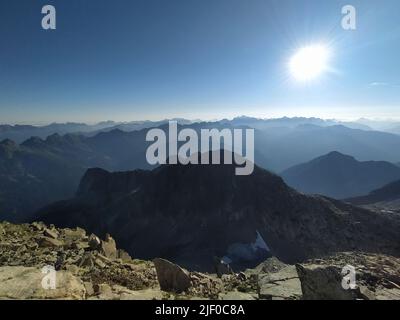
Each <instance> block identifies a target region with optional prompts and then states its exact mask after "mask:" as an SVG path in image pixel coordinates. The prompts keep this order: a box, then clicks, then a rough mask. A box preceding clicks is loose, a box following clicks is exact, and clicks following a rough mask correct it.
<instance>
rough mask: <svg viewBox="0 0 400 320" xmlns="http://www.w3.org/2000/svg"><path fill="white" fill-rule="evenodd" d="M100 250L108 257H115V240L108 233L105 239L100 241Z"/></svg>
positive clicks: (116, 253)
mask: <svg viewBox="0 0 400 320" xmlns="http://www.w3.org/2000/svg"><path fill="white" fill-rule="evenodd" d="M101 252H102V254H103V255H104V256H106V257H107V258H109V259H117V257H118V250H117V244H116V243H115V240H114V239H113V238H112V237H111V236H110V235H109V234H107V235H106V239H105V241H101Z"/></svg>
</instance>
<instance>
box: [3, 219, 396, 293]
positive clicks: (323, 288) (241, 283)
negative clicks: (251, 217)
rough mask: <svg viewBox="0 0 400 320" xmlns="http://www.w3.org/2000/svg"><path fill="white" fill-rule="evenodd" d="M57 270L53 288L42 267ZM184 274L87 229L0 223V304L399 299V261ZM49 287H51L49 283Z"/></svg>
mask: <svg viewBox="0 0 400 320" xmlns="http://www.w3.org/2000/svg"><path fill="white" fill-rule="evenodd" d="M346 265H352V266H354V267H355V268H356V284H357V285H356V286H355V287H354V288H353V289H349V290H344V289H343V287H342V278H343V276H342V275H341V271H342V268H343V267H344V266H346ZM45 266H51V267H52V268H54V270H55V275H56V281H55V287H54V288H53V287H52V286H51V283H49V282H47V280H48V279H49V278H48V277H49V274H45V273H43V267H45ZM215 272H216V273H215V274H204V273H199V272H189V271H187V270H184V269H183V268H181V267H179V266H178V265H176V264H173V263H171V262H169V261H167V260H163V259H154V260H153V261H152V262H150V261H142V260H137V259H134V258H131V257H130V256H129V255H128V254H127V253H126V252H125V251H123V250H120V249H117V246H116V243H115V241H114V240H113V238H112V237H111V236H109V235H107V236H106V239H104V240H101V239H99V238H98V237H97V236H95V235H93V234H92V235H88V234H87V233H86V231H85V230H83V229H80V228H77V229H58V228H55V227H54V226H49V227H48V226H46V225H44V224H42V223H33V224H24V225H14V224H10V223H0V299H80V300H84V299H90V300H96V299H100V300H102V299H107V300H109V299H118V300H148V299H157V300H163V299H225V300H258V299H260V300H275V299H279V300H294V299H296V300H298V299H344V300H355V299H363V300H375V299H377V300H385V299H396V300H397V299H400V259H399V258H395V257H390V256H384V255H377V254H363V253H342V254H337V255H335V256H331V257H326V258H322V259H317V260H312V261H307V262H305V263H302V264H297V265H287V264H284V263H282V262H280V261H279V260H278V259H276V258H271V259H268V260H267V261H265V262H264V263H262V264H261V265H259V266H258V267H257V268H255V269H250V270H246V271H244V272H240V273H234V272H233V271H232V270H231V269H230V268H229V266H227V265H224V264H221V263H217V264H216V266H215ZM50 282H51V281H50Z"/></svg>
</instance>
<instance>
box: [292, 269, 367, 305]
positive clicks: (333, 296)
mask: <svg viewBox="0 0 400 320" xmlns="http://www.w3.org/2000/svg"><path fill="white" fill-rule="evenodd" d="M296 267H297V272H298V274H299V277H300V281H301V288H302V291H303V299H304V300H355V299H357V298H358V294H359V291H358V290H351V289H349V290H345V289H344V288H343V287H342V280H343V276H342V275H341V270H340V269H339V268H337V267H335V266H329V265H327V266H324V265H318V264H309V265H301V264H298V265H297V266H296Z"/></svg>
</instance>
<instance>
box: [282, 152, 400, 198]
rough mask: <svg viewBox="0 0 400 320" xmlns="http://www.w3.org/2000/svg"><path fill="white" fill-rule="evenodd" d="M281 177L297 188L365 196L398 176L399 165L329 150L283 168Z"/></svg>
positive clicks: (325, 193) (327, 194) (311, 191)
mask: <svg viewBox="0 0 400 320" xmlns="http://www.w3.org/2000/svg"><path fill="white" fill-rule="evenodd" d="M281 176H282V177H283V178H284V180H285V181H286V183H288V184H289V185H290V186H292V187H293V188H295V189H297V190H299V191H302V192H305V193H309V194H313V193H318V194H322V195H326V196H329V197H333V198H336V199H344V198H350V197H355V196H361V195H365V194H367V193H369V192H371V191H372V190H375V189H377V188H380V187H382V186H384V185H385V184H387V183H389V182H392V181H394V180H397V179H400V168H399V167H398V166H397V165H394V164H392V163H389V162H385V161H365V162H360V161H357V160H356V159H355V158H353V157H351V156H348V155H344V154H341V153H339V152H331V153H329V154H327V155H324V156H322V157H318V158H316V159H314V160H312V161H310V162H307V163H304V164H300V165H297V166H294V167H292V168H290V169H288V170H285V171H284V172H283V173H282V174H281Z"/></svg>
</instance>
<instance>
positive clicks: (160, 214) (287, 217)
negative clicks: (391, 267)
mask: <svg viewBox="0 0 400 320" xmlns="http://www.w3.org/2000/svg"><path fill="white" fill-rule="evenodd" d="M39 214H40V217H41V220H43V221H45V222H46V223H54V224H55V225H57V226H60V227H77V226H80V227H83V228H85V229H87V230H88V231H90V232H94V233H96V234H99V235H105V234H106V233H111V234H112V235H113V236H114V237H115V238H116V240H117V241H118V243H119V244H120V246H121V247H122V248H124V249H125V250H127V251H128V252H129V253H130V254H132V255H133V256H135V257H139V258H143V259H150V258H154V257H162V258H166V259H169V260H171V261H173V262H176V263H179V264H180V265H182V266H184V267H187V268H190V269H194V270H203V271H210V270H213V267H214V262H213V261H214V260H213V259H214V258H215V257H221V258H223V259H225V260H226V261H229V262H231V263H232V266H234V267H236V268H237V269H242V268H244V267H249V266H250V267H251V266H254V265H256V264H257V263H259V262H260V261H263V260H265V259H266V258H267V257H269V256H271V255H272V256H276V257H278V258H279V259H281V260H283V261H284V262H287V263H294V262H299V261H303V260H304V259H307V258H313V257H320V256H324V255H327V254H329V253H333V252H340V251H354V250H356V251H358V250H360V251H366V252H377V253H387V254H391V255H399V254H400V248H399V243H400V241H399V240H400V233H399V230H400V228H399V220H398V218H396V217H394V216H386V215H384V214H383V213H376V212H372V211H369V210H365V209H361V208H358V207H354V206H352V205H349V204H346V203H343V202H340V201H336V200H332V199H329V198H326V197H322V196H307V195H304V194H301V193H299V192H297V191H295V190H293V189H291V188H290V187H288V186H287V185H286V184H285V183H284V182H283V180H282V179H281V178H280V177H278V176H276V175H274V174H272V173H270V172H268V171H266V170H264V169H261V168H259V167H257V166H256V167H255V170H254V173H253V174H252V175H251V176H244V177H241V176H236V175H235V166H233V165H188V166H183V165H165V166H161V167H159V168H157V169H155V170H153V171H143V170H137V171H131V172H118V173H110V172H107V171H105V170H102V169H90V170H88V171H87V172H86V174H85V176H84V177H83V179H82V181H81V183H80V186H79V189H78V192H77V195H76V197H75V198H73V199H71V200H67V201H61V202H58V203H55V204H53V205H51V206H48V207H46V208H44V209H42V210H40V212H39Z"/></svg>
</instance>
